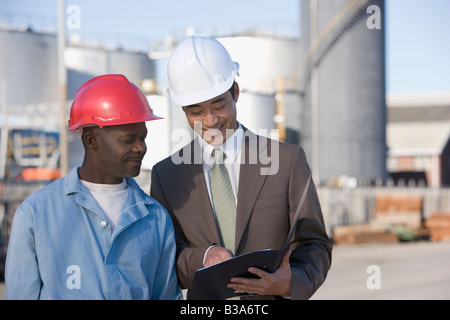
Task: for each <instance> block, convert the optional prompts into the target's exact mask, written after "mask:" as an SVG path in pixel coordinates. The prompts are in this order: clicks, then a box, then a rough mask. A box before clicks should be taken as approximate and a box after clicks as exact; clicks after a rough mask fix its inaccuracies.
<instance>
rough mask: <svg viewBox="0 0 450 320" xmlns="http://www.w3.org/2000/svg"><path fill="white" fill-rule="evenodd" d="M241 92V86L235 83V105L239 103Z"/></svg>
mask: <svg viewBox="0 0 450 320" xmlns="http://www.w3.org/2000/svg"><path fill="white" fill-rule="evenodd" d="M240 92H241V89H240V88H239V84H238V83H237V82H235V83H234V103H237V102H238V99H239V93H240Z"/></svg>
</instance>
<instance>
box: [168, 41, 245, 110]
mask: <svg viewBox="0 0 450 320" xmlns="http://www.w3.org/2000/svg"><path fill="white" fill-rule="evenodd" d="M167 74H168V77H169V88H168V93H169V96H170V98H171V99H172V101H173V103H175V104H176V105H179V106H189V105H192V104H196V103H201V102H204V101H207V100H209V99H212V98H215V97H217V96H219V95H221V94H223V93H224V92H226V91H227V90H229V89H230V88H231V86H232V85H233V82H234V79H235V77H236V75H239V64H238V63H237V62H234V61H233V60H232V59H231V57H230V54H229V53H228V51H227V50H226V49H225V47H224V46H223V45H222V44H221V43H220V42H219V41H217V40H215V39H212V38H206V37H195V36H192V37H188V38H186V39H184V40H183V41H181V42H180V43H179V44H178V46H177V47H176V48H175V50H174V51H173V52H172V54H171V55H170V57H169V61H168V65H167Z"/></svg>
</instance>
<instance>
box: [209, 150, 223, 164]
mask: <svg viewBox="0 0 450 320" xmlns="http://www.w3.org/2000/svg"><path fill="white" fill-rule="evenodd" d="M211 157H212V158H213V159H214V162H215V163H223V161H224V160H225V158H226V157H227V155H226V154H225V153H224V152H223V151H222V150H221V149H214V150H213V151H212V152H211Z"/></svg>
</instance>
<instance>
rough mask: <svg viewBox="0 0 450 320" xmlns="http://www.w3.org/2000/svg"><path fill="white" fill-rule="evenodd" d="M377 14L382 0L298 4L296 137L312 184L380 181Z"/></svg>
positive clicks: (381, 89) (381, 57)
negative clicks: (343, 179)
mask: <svg viewBox="0 0 450 320" xmlns="http://www.w3.org/2000/svg"><path fill="white" fill-rule="evenodd" d="M384 14H385V12H384V1H382V0H372V1H366V0H357V1H347V0H333V1H330V0H302V2H301V39H300V40H301V49H300V50H301V53H300V59H299V69H298V71H299V79H300V90H301V91H302V93H303V94H302V107H303V109H304V110H303V111H304V113H303V116H302V125H301V132H300V135H301V142H302V145H303V146H304V148H305V151H306V153H307V156H308V159H309V160H310V164H311V167H312V172H313V177H314V179H315V180H316V182H317V183H318V182H319V181H320V182H326V181H329V180H331V179H334V178H336V177H339V176H343V175H344V176H350V177H354V178H357V179H361V180H366V181H368V180H369V181H374V180H376V179H386V177H387V170H386V153H387V147H386V102H385V27H386V26H385V24H384V20H385V19H384ZM315 40H317V42H316V41H315Z"/></svg>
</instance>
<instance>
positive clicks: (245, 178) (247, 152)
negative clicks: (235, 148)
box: [236, 128, 267, 252]
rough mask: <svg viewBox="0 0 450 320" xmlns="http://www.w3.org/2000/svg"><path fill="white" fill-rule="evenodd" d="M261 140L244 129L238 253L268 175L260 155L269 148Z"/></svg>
mask: <svg viewBox="0 0 450 320" xmlns="http://www.w3.org/2000/svg"><path fill="white" fill-rule="evenodd" d="M260 139H263V138H261V137H258V136H257V135H255V134H254V133H252V132H251V131H249V130H247V129H246V128H244V141H243V145H242V149H241V152H244V154H242V155H241V168H240V173H239V191H238V202H237V217H236V252H238V250H239V249H240V248H239V243H240V242H241V240H242V237H243V235H244V232H245V229H246V227H247V223H248V221H249V219H250V217H251V214H252V212H253V207H254V206H255V202H256V199H257V198H258V195H259V193H260V191H261V188H262V186H263V185H264V182H265V181H266V178H267V175H265V174H261V168H263V165H262V164H261V162H260V153H261V152H263V151H264V150H265V149H266V147H267V146H266V145H265V144H262V146H261V143H260ZM260 147H261V150H260Z"/></svg>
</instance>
